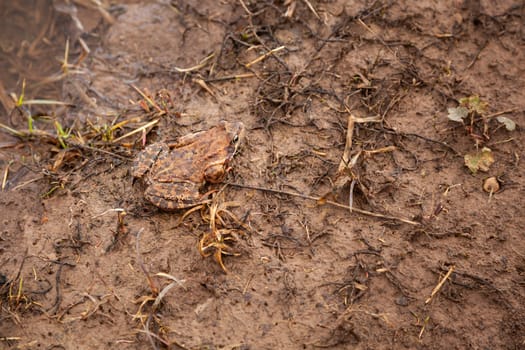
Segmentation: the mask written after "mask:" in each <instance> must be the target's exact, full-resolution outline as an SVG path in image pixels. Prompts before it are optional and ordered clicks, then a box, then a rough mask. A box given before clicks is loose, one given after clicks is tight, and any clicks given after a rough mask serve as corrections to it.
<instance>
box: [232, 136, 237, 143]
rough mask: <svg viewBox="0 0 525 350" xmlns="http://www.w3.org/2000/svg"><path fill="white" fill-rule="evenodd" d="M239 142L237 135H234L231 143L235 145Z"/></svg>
mask: <svg viewBox="0 0 525 350" xmlns="http://www.w3.org/2000/svg"><path fill="white" fill-rule="evenodd" d="M237 141H239V135H235V136H234V137H233V139H232V143H237Z"/></svg>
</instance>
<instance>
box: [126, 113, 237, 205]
mask: <svg viewBox="0 0 525 350" xmlns="http://www.w3.org/2000/svg"><path fill="white" fill-rule="evenodd" d="M243 135H244V125H243V124H242V123H241V122H226V121H222V122H220V123H219V124H218V125H217V126H215V127H213V128H211V129H209V130H206V131H200V132H196V133H193V134H189V135H185V136H182V137H180V138H179V139H177V140H176V141H175V142H173V143H170V144H168V143H164V142H158V143H153V144H151V145H149V146H147V147H146V148H145V149H144V150H143V151H141V152H140V153H139V154H138V155H137V157H136V158H135V161H134V163H133V166H132V168H131V174H132V175H133V176H134V177H137V178H144V182H145V183H146V186H147V188H146V190H145V192H144V196H145V197H146V199H147V200H149V201H150V202H151V203H152V204H153V205H155V206H157V207H159V208H161V209H164V210H175V209H183V208H189V207H194V206H196V205H199V204H202V203H204V202H205V201H206V200H208V198H207V196H206V195H202V194H201V193H200V192H199V190H200V189H201V187H202V186H203V185H204V183H205V182H210V183H219V182H221V181H223V180H224V177H225V175H226V173H227V172H228V170H229V167H228V164H229V162H230V160H231V159H232V158H233V155H234V154H235V152H236V151H237V148H238V146H239V143H240V141H241V139H242V137H243Z"/></svg>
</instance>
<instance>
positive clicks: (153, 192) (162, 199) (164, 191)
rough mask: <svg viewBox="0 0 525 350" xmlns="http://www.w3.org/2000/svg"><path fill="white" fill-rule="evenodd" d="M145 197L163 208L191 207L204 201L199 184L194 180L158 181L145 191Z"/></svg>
mask: <svg viewBox="0 0 525 350" xmlns="http://www.w3.org/2000/svg"><path fill="white" fill-rule="evenodd" d="M144 197H146V199H147V200H148V201H150V202H151V203H152V204H153V205H155V206H157V207H159V208H160V209H163V210H176V209H184V208H191V207H194V206H196V205H199V204H201V203H202V202H203V199H204V200H205V198H203V197H204V196H203V195H201V194H200V193H199V186H198V185H197V184H195V183H193V182H190V181H186V182H173V183H171V182H157V183H153V184H151V185H150V186H149V187H148V188H147V189H146V191H145V192H144Z"/></svg>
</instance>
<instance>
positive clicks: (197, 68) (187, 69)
mask: <svg viewBox="0 0 525 350" xmlns="http://www.w3.org/2000/svg"><path fill="white" fill-rule="evenodd" d="M213 57H215V54H214V53H212V54H211V55H209V56H207V57H205V58H204V59H203V60H202V61H201V62H200V63H199V64H198V65H196V66H193V67H189V68H178V67H173V70H175V71H176V72H179V73H189V72H194V71H197V70H199V69H201V68H204V67H206V65H207V64H208V61H209V60H211V59H212V58H213Z"/></svg>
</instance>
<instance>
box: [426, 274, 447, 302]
mask: <svg viewBox="0 0 525 350" xmlns="http://www.w3.org/2000/svg"><path fill="white" fill-rule="evenodd" d="M453 271H454V265H452V266H451V267H450V268H449V269H448V272H447V274H446V275H445V277H443V279H442V280H441V281H439V283H438V284H437V286H435V287H434V289H432V293H431V294H430V297H429V298H428V299H427V300H425V304H428V303H430V301H431V300H432V298H433V297H434V295H436V294H437V292H439V290H440V289H441V287H443V284H445V281H446V280H447V279H448V278H449V277H450V275H451V274H452V272H453Z"/></svg>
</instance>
